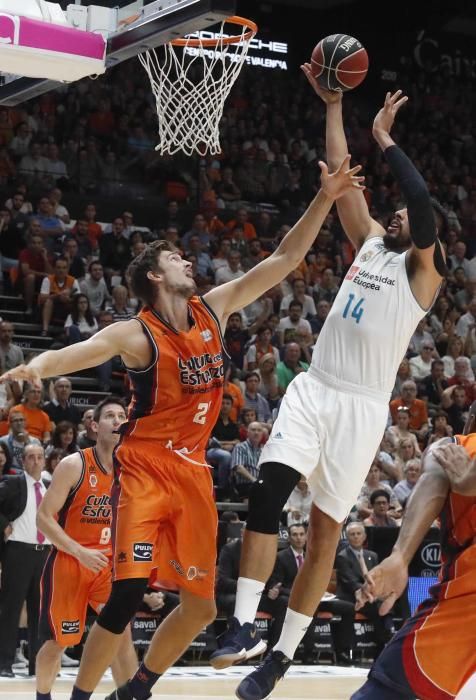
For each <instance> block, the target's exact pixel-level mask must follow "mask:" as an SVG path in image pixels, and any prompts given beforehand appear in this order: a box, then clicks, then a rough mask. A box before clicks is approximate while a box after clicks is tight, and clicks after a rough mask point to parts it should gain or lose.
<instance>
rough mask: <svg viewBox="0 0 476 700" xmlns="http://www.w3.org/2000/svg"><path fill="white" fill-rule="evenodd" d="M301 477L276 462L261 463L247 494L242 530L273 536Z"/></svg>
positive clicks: (294, 471)
mask: <svg viewBox="0 0 476 700" xmlns="http://www.w3.org/2000/svg"><path fill="white" fill-rule="evenodd" d="M300 478H301V475H300V473H299V472H297V471H296V470H295V469H293V468H292V467H288V466H287V465H286V464H280V463H279V462H264V464H262V465H261V467H260V471H259V475H258V479H257V480H256V481H255V482H254V484H253V486H252V487H251V490H250V494H249V514H248V519H247V521H246V529H247V530H252V531H253V532H261V533H262V534H263V535H277V534H278V532H279V519H280V517H281V513H282V511H283V508H284V506H285V504H286V502H287V500H288V498H289V496H290V495H291V492H292V490H293V489H294V487H295V486H296V484H297V483H298V481H299V479H300Z"/></svg>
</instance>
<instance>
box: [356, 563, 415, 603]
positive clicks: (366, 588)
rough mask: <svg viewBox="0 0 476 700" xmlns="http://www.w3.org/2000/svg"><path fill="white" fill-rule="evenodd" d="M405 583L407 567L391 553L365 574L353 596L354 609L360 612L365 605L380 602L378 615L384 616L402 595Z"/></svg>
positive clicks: (406, 580) (406, 581)
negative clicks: (363, 580) (354, 600)
mask: <svg viewBox="0 0 476 700" xmlns="http://www.w3.org/2000/svg"><path fill="white" fill-rule="evenodd" d="M407 583H408V571H407V566H406V564H405V562H404V561H403V559H402V557H401V555H400V554H399V553H398V552H393V553H392V554H391V555H390V556H389V557H387V559H384V560H383V562H382V563H381V564H378V566H376V567H375V568H373V569H371V570H370V571H369V572H368V573H367V574H366V576H365V583H364V585H363V586H362V588H361V589H360V590H358V591H356V594H355V598H356V605H355V609H356V610H360V609H361V608H363V607H364V605H365V604H366V603H374V602H375V601H376V600H381V601H382V604H381V606H380V609H379V614H380V615H386V614H387V613H388V612H389V611H390V610H391V609H392V608H393V606H394V604H395V601H396V600H397V599H398V598H400V596H401V595H402V593H403V591H404V590H405V588H406V586H407Z"/></svg>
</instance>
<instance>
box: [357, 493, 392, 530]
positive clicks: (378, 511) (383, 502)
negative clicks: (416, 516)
mask: <svg viewBox="0 0 476 700" xmlns="http://www.w3.org/2000/svg"><path fill="white" fill-rule="evenodd" d="M370 505H371V506H372V512H371V513H370V515H369V517H368V518H365V520H364V525H365V526H366V527H398V525H397V521H396V520H394V518H392V516H391V515H389V514H388V511H389V509H390V496H389V495H388V492H387V491H386V490H385V489H377V490H376V491H373V492H372V493H371V494H370Z"/></svg>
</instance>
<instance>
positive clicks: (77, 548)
mask: <svg viewBox="0 0 476 700" xmlns="http://www.w3.org/2000/svg"><path fill="white" fill-rule="evenodd" d="M82 468H83V463H82V460H81V456H80V455H79V453H76V454H73V455H68V456H67V457H64V458H63V459H62V460H61V462H60V463H59V464H58V466H57V467H56V469H55V472H54V474H53V478H52V480H51V484H50V487H49V488H48V490H47V491H46V493H45V495H44V497H43V500H42V501H41V504H40V507H39V508H38V513H37V516H36V521H37V525H38V529H39V530H41V532H42V533H43V534H44V535H46V537H48V539H49V540H50V541H51V542H52V544H54V546H55V547H56V548H57V549H59V550H60V551H61V552H66V554H70V555H71V556H72V557H75V558H76V559H78V560H79V562H80V563H81V564H83V566H86V567H87V568H88V569H91V570H92V571H94V572H96V573H97V572H99V571H100V570H101V569H103V568H104V567H105V566H107V565H108V563H109V561H108V558H107V556H106V555H105V554H104V553H103V552H100V551H97V550H93V549H86V547H83V546H81V545H80V544H78V542H76V541H75V540H73V539H72V538H71V537H70V536H69V535H67V534H66V532H65V531H64V530H63V528H62V527H61V526H60V525H59V524H58V521H57V519H56V517H57V515H58V513H59V512H60V510H61V508H62V507H63V506H64V504H65V503H66V499H67V498H68V496H69V494H70V493H71V491H72V490H73V489H74V487H75V486H76V485H77V483H78V482H79V479H80V478H81V472H82Z"/></svg>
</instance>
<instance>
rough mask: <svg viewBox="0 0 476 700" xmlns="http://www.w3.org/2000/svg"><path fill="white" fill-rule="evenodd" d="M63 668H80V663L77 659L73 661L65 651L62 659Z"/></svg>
mask: <svg viewBox="0 0 476 700" xmlns="http://www.w3.org/2000/svg"><path fill="white" fill-rule="evenodd" d="M61 666H62V667H63V668H73V667H74V666H79V661H76V659H72V658H71V657H70V656H68V655H67V654H66V652H65V651H64V652H63V656H62V657H61Z"/></svg>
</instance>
